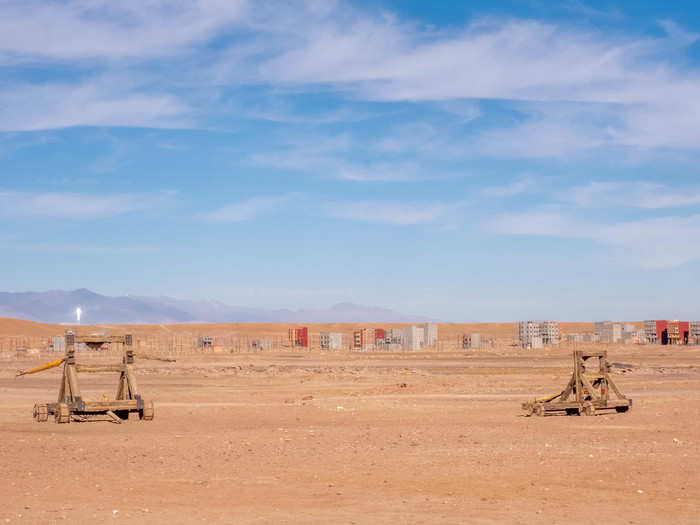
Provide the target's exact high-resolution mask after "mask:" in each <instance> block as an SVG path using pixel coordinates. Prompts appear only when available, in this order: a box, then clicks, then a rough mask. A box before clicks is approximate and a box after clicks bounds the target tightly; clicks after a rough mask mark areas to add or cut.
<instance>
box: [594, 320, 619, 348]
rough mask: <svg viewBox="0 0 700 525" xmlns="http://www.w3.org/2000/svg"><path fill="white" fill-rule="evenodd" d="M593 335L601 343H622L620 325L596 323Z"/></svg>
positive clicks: (604, 322) (603, 322)
mask: <svg viewBox="0 0 700 525" xmlns="http://www.w3.org/2000/svg"><path fill="white" fill-rule="evenodd" d="M594 331H595V334H596V335H597V336H598V340H599V341H600V342H601V343H619V342H620V341H622V325H621V324H616V323H612V322H610V321H597V322H596V323H595V329H594Z"/></svg>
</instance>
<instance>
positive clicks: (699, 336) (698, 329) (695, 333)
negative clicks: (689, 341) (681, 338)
mask: <svg viewBox="0 0 700 525" xmlns="http://www.w3.org/2000/svg"><path fill="white" fill-rule="evenodd" d="M689 328H690V337H692V338H693V339H694V342H695V344H696V345H698V344H700V321H691V322H690V327H689Z"/></svg>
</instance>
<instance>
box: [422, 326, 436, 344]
mask: <svg viewBox="0 0 700 525" xmlns="http://www.w3.org/2000/svg"><path fill="white" fill-rule="evenodd" d="M423 331H424V332H425V333H424V334H423V339H424V341H425V346H436V345H437V342H438V326H437V325H436V324H435V323H425V324H424V325H423Z"/></svg>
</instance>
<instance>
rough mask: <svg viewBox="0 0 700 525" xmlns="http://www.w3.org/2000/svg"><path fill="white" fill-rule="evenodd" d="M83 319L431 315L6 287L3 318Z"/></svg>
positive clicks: (350, 319) (409, 319) (334, 319)
mask: <svg viewBox="0 0 700 525" xmlns="http://www.w3.org/2000/svg"><path fill="white" fill-rule="evenodd" d="M78 306H80V308H81V309H82V311H83V316H82V323H83V324H153V323H159V324H160V323H195V322H199V323H302V322H306V323H361V322H377V323H380V322H381V323H419V322H424V321H429V320H430V319H428V318H427V317H421V316H416V315H406V314H402V313H399V312H394V311H393V310H388V309H385V308H375V307H370V306H361V305H357V304H352V303H339V304H336V305H335V306H331V307H330V308H328V309H319V310H287V309H281V310H268V309H261V308H246V307H243V306H230V305H227V304H224V303H221V302H219V301H187V300H182V299H173V298H172V297H139V296H131V295H129V296H122V297H110V296H105V295H100V294H97V293H95V292H92V291H90V290H87V289H85V288H81V289H79V290H72V291H64V290H53V291H48V292H20V293H13V292H0V317H14V318H18V319H26V320H29V321H39V322H44V323H69V324H73V323H74V322H75V309H76V307H78Z"/></svg>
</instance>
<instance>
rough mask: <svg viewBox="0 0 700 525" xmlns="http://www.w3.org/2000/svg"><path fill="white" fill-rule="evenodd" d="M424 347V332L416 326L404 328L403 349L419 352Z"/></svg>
mask: <svg viewBox="0 0 700 525" xmlns="http://www.w3.org/2000/svg"><path fill="white" fill-rule="evenodd" d="M424 345H425V330H424V329H423V327H418V326H405V327H404V329H403V349H404V350H409V351H416V350H421V349H422V348H423V346H424Z"/></svg>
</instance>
